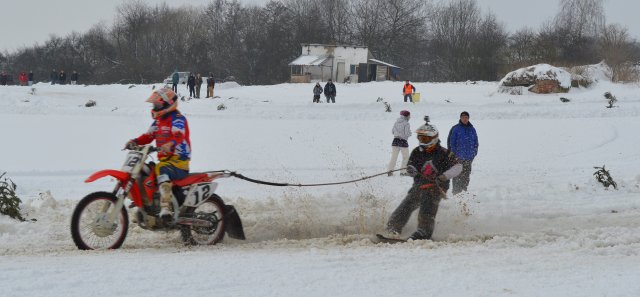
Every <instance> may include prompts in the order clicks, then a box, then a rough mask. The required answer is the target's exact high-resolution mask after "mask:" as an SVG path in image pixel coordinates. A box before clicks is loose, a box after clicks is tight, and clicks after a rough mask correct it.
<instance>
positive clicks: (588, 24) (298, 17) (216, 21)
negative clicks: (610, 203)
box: [0, 0, 640, 84]
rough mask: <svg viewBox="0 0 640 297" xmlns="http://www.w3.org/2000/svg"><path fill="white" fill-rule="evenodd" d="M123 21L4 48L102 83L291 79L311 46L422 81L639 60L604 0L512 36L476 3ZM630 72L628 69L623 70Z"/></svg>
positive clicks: (343, 2)
mask: <svg viewBox="0 0 640 297" xmlns="http://www.w3.org/2000/svg"><path fill="white" fill-rule="evenodd" d="M116 13H117V18H116V20H115V22H114V23H113V24H111V25H108V24H104V23H101V24H97V25H95V26H94V27H93V28H92V29H90V30H89V31H87V32H85V33H76V32H74V33H71V34H69V35H68V36H66V37H55V36H53V37H51V38H50V39H49V40H48V41H46V42H45V43H44V44H42V45H35V46H33V47H29V48H23V49H20V50H18V51H17V52H15V53H5V54H4V55H0V63H2V65H3V66H4V68H5V69H7V70H9V71H13V72H16V71H21V70H27V71H28V70H34V73H36V77H39V78H42V77H48V73H49V72H50V71H51V69H67V70H71V69H75V70H77V71H79V72H80V73H82V74H83V78H85V79H86V80H85V81H88V82H91V83H113V82H127V83H128V82H157V81H159V80H161V79H163V78H164V77H166V76H167V75H168V74H170V73H171V72H172V71H173V70H175V69H179V70H181V71H183V70H191V71H195V72H200V73H202V74H203V75H206V74H208V73H209V72H213V73H214V75H215V76H216V77H219V78H224V77H226V76H230V75H233V76H235V77H236V78H237V79H238V80H239V81H240V82H242V83H245V84H274V83H281V82H285V81H287V80H288V78H289V68H288V66H287V64H288V63H289V62H290V61H292V60H293V59H295V58H296V57H297V56H298V55H300V44H301V43H324V44H355V45H365V46H368V47H369V50H370V51H371V53H372V54H373V55H374V56H375V57H376V58H378V59H380V60H383V61H387V62H389V63H393V64H395V65H398V66H400V67H402V68H403V70H402V77H403V78H407V79H411V80H414V81H462V80H496V79H499V78H500V76H501V75H503V74H504V73H505V72H507V71H510V70H512V69H513V68H516V67H521V66H525V65H531V64H536V63H543V62H544V63H551V64H556V65H559V66H573V65H583V64H591V63H597V62H599V61H601V60H603V59H604V60H606V61H607V62H608V63H609V64H610V65H612V66H614V69H622V68H623V67H622V66H623V65H625V63H626V62H629V61H635V60H637V59H638V56H639V52H640V50H639V48H638V46H637V44H636V43H635V42H634V41H632V40H631V39H630V37H629V34H628V32H627V30H626V28H624V27H622V26H620V25H616V24H610V25H607V24H606V21H605V17H604V9H603V0H560V6H559V11H558V13H557V15H556V17H555V18H554V19H552V20H549V21H548V22H546V23H545V24H543V25H542V26H541V27H540V29H539V30H534V29H531V28H523V29H521V30H519V31H517V32H515V33H513V34H509V33H508V32H507V31H506V30H505V28H504V25H503V24H502V23H500V21H499V20H498V19H497V18H496V17H495V15H493V14H492V13H483V12H482V10H481V9H480V8H479V6H478V2H477V1H476V0H453V1H446V2H439V3H433V2H428V1H424V0H282V1H271V2H268V3H267V4H266V5H264V6H244V5H242V4H240V3H239V2H238V0H212V1H211V2H210V3H209V4H208V5H206V6H205V7H181V8H170V7H168V6H167V5H159V6H150V5H148V4H146V3H145V2H143V1H140V0H138V1H130V2H126V3H124V4H122V5H121V6H119V7H118V9H117V11H116ZM617 73H618V74H619V76H622V74H621V73H623V70H618V71H617Z"/></svg>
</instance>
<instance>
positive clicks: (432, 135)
mask: <svg viewBox="0 0 640 297" xmlns="http://www.w3.org/2000/svg"><path fill="white" fill-rule="evenodd" d="M416 135H417V136H418V141H419V142H420V146H422V147H426V148H431V147H433V146H434V145H436V144H438V142H439V138H438V129H437V128H436V126H433V125H430V124H425V125H422V126H420V127H419V128H418V130H416Z"/></svg>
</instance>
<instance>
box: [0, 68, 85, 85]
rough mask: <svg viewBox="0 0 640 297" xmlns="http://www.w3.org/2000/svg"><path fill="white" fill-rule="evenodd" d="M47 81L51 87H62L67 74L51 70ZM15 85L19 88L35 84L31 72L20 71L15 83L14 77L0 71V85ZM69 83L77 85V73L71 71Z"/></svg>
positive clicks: (65, 81)
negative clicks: (57, 85) (56, 85)
mask: <svg viewBox="0 0 640 297" xmlns="http://www.w3.org/2000/svg"><path fill="white" fill-rule="evenodd" d="M49 81H50V82H51V84H52V85H55V84H60V85H64V84H66V83H67V74H66V73H65V72H64V70H60V72H57V71H56V70H55V69H53V70H51V74H50V75H49ZM16 83H17V84H18V85H20V86H32V85H33V84H34V83H35V80H34V74H33V70H30V71H29V72H26V71H21V72H20V73H18V81H17V82H16V81H14V77H12V76H11V75H10V74H8V73H7V72H6V71H2V72H1V73H0V85H2V86H6V85H15V84H16ZM70 83H71V84H72V85H76V84H78V72H76V71H75V70H74V71H73V73H71V80H70Z"/></svg>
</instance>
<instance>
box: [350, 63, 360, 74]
mask: <svg viewBox="0 0 640 297" xmlns="http://www.w3.org/2000/svg"><path fill="white" fill-rule="evenodd" d="M358 67H359V66H358V65H351V71H350V72H349V74H358Z"/></svg>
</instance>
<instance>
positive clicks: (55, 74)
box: [49, 69, 58, 85]
mask: <svg viewBox="0 0 640 297" xmlns="http://www.w3.org/2000/svg"><path fill="white" fill-rule="evenodd" d="M49 79H50V80H51V84H52V85H55V84H56V82H57V81H58V72H56V70H55V69H52V70H51V74H49Z"/></svg>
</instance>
